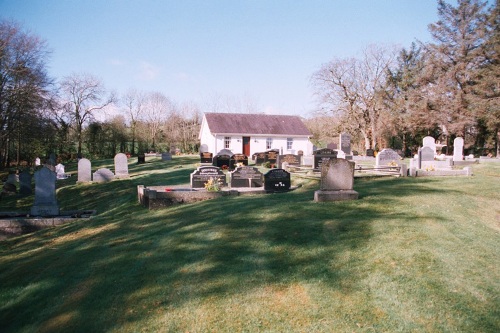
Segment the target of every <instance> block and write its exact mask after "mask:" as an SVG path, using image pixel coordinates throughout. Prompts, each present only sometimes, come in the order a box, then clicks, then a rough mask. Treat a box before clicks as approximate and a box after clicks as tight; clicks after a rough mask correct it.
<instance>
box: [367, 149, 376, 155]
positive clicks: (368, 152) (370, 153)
mask: <svg viewBox="0 0 500 333" xmlns="http://www.w3.org/2000/svg"><path fill="white" fill-rule="evenodd" d="M366 156H369V157H375V150H373V149H367V150H366Z"/></svg>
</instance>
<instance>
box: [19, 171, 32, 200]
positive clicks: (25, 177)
mask: <svg viewBox="0 0 500 333" xmlns="http://www.w3.org/2000/svg"><path fill="white" fill-rule="evenodd" d="M32 192H33V190H32V189H31V173H30V172H29V171H27V170H24V171H23V172H21V173H20V174H19V194H21V195H23V196H25V195H30V194H32Z"/></svg>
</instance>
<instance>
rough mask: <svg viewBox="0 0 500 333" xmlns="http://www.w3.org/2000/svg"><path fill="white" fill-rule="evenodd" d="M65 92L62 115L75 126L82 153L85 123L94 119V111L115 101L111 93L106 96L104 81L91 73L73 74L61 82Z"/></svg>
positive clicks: (79, 149) (79, 151)
mask: <svg viewBox="0 0 500 333" xmlns="http://www.w3.org/2000/svg"><path fill="white" fill-rule="evenodd" d="M61 90H62V93H63V102H62V108H61V110H60V111H61V112H62V117H65V118H67V119H68V122H69V124H70V125H71V126H73V128H74V130H75V133H76V137H77V142H78V150H77V152H78V155H79V156H80V155H81V153H82V141H83V136H82V131H83V128H84V125H85V124H86V123H88V122H89V121H90V120H92V119H93V116H94V113H95V112H97V111H99V110H102V109H104V108H105V107H106V106H108V105H110V104H111V103H113V102H114V100H115V98H114V96H113V95H112V94H111V95H110V96H109V97H105V94H106V90H105V89H104V86H103V84H102V82H101V81H100V80H99V79H98V78H96V77H95V76H93V75H90V74H86V73H84V74H72V75H70V76H67V77H65V78H64V79H63V81H62V82H61Z"/></svg>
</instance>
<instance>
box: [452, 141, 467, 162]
mask: <svg viewBox="0 0 500 333" xmlns="http://www.w3.org/2000/svg"><path fill="white" fill-rule="evenodd" d="M463 159H464V139H463V138H461V137H458V138H455V140H453V161H462V160H463Z"/></svg>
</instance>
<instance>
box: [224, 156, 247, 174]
mask: <svg viewBox="0 0 500 333" xmlns="http://www.w3.org/2000/svg"><path fill="white" fill-rule="evenodd" d="M238 164H242V165H248V156H246V155H245V154H234V155H233V156H231V158H230V159H229V170H234V169H236V167H237V166H238Z"/></svg>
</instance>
